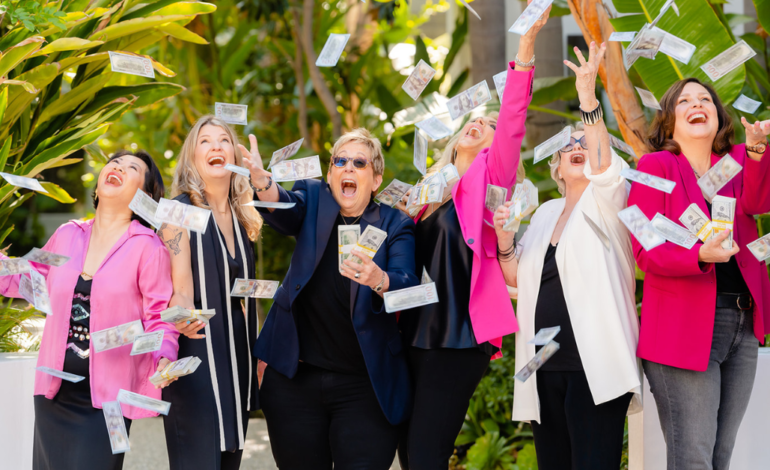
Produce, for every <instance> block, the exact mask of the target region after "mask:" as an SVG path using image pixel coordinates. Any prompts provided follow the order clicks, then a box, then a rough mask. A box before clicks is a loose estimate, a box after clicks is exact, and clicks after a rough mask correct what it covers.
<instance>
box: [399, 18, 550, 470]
mask: <svg viewBox="0 0 770 470" xmlns="http://www.w3.org/2000/svg"><path fill="white" fill-rule="evenodd" d="M547 18H548V12H546V13H545V14H544V15H543V17H542V18H541V19H540V20H538V21H537V22H536V23H535V24H534V26H532V28H531V29H530V30H529V32H528V33H527V34H525V35H524V36H522V37H521V41H520V43H519V51H518V54H517V56H516V60H515V61H514V62H511V63H510V64H508V67H507V69H508V75H507V79H506V87H505V92H504V93H503V97H502V105H501V108H500V115H499V117H498V118H497V119H494V118H492V117H480V118H478V119H473V120H471V121H469V122H468V123H466V124H465V126H463V128H462V129H461V131H460V132H459V133H458V134H456V135H455V136H454V137H453V138H452V139H450V140H449V143H448V144H447V148H446V150H445V151H444V156H443V157H442V158H441V159H440V160H439V161H438V162H437V163H436V164H435V165H433V167H431V170H430V173H435V172H437V171H439V170H440V168H441V167H443V166H446V165H447V164H449V163H452V164H454V165H455V166H456V167H457V172H458V174H459V176H460V180H459V182H458V183H457V184H456V185H455V186H454V188H453V189H452V194H451V197H449V196H447V199H446V200H444V201H443V203H442V204H435V205H432V206H433V207H427V206H426V207H425V208H424V209H423V210H422V211H421V213H420V215H418V217H417V219H416V222H417V228H416V231H415V239H416V250H415V253H416V258H417V266H416V267H417V272H418V273H420V272H422V271H423V269H424V270H425V271H426V272H427V274H428V275H429V276H430V278H431V279H433V280H434V282H435V283H436V289H437V293H438V297H439V302H438V303H436V304H430V305H426V306H424V307H419V308H416V309H413V310H408V311H405V312H402V314H401V316H400V319H399V326H400V328H401V330H402V332H403V335H404V340H405V342H406V343H407V344H408V346H409V347H408V356H407V357H408V359H409V363H410V368H411V372H412V376H413V379H414V382H415V396H414V408H413V411H412V418H411V421H410V424H409V430H408V436H407V438H406V440H407V441H408V443H407V445H406V446H404V445H403V441H402V445H401V446H400V449H399V456H400V457H401V459H402V462H403V461H404V460H406V458H407V455H406V454H407V452H408V468H410V469H411V470H423V469H426V470H427V469H430V470H433V469H436V468H446V466H447V462H448V461H449V458H450V457H451V455H452V452H453V450H454V441H455V439H456V437H457V433H458V432H459V431H460V428H461V427H462V424H463V420H464V418H465V413H466V411H467V409H468V403H469V401H470V399H471V397H472V396H473V392H474V391H475V389H476V386H477V385H478V383H479V381H480V380H481V377H482V376H483V375H484V372H485V371H486V369H487V366H488V365H489V361H490V358H491V357H500V347H501V346H502V344H503V343H502V341H503V340H502V337H503V336H505V335H508V334H511V333H514V332H515V331H516V330H518V325H517V323H516V317H515V315H514V312H513V307H512V306H511V300H510V296H509V294H508V289H507V288H506V285H505V280H504V279H503V274H502V271H501V269H500V264H499V263H498V261H497V236H496V235H495V229H494V228H493V226H492V218H493V215H494V214H493V212H491V211H489V210H488V209H486V208H485V206H484V201H485V198H486V192H487V185H489V184H493V185H496V186H501V187H504V188H508V190H509V191H510V188H511V187H512V186H514V184H515V183H516V174H517V170H518V167H519V162H520V155H519V149H520V148H521V141H522V139H523V138H524V121H525V120H526V118H527V106H528V105H529V102H530V100H531V99H532V79H533V75H534V70H533V67H532V66H533V64H534V59H535V57H534V43H535V37H536V35H537V33H538V31H539V30H540V29H541V28H542V27H543V26H544V25H545V22H546V20H547ZM485 222H486V223H485ZM406 449H408V451H407V450H406ZM406 463H407V462H404V464H406Z"/></svg>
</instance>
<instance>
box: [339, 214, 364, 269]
mask: <svg viewBox="0 0 770 470" xmlns="http://www.w3.org/2000/svg"><path fill="white" fill-rule="evenodd" d="M360 237H361V226H360V225H338V226H337V241H338V246H339V250H338V254H339V268H340V272H341V271H342V262H343V261H345V260H346V259H348V258H349V257H350V250H352V249H353V248H355V247H356V245H357V244H358V239H359V238H360Z"/></svg>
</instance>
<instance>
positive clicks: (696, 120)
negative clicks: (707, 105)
mask: <svg viewBox="0 0 770 470" xmlns="http://www.w3.org/2000/svg"><path fill="white" fill-rule="evenodd" d="M706 121H708V118H707V117H706V115H705V114H704V113H693V114H691V115H690V116H688V118H687V122H688V123H690V124H705V123H706Z"/></svg>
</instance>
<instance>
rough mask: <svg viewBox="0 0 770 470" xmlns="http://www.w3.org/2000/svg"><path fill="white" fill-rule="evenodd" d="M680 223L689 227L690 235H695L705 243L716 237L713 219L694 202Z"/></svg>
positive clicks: (681, 217)
mask: <svg viewBox="0 0 770 470" xmlns="http://www.w3.org/2000/svg"><path fill="white" fill-rule="evenodd" d="M679 221H680V222H682V223H683V224H684V226H685V227H687V230H689V231H690V233H694V234H695V236H697V237H698V238H700V239H701V240H703V242H704V243H705V242H707V241H709V240H711V238H712V237H713V236H714V226H713V225H711V219H709V217H708V216H707V215H706V214H704V213H703V211H702V210H700V207H698V204H696V203H694V202H693V203H692V204H690V205H689V206H688V207H687V209H685V210H684V212H683V213H682V215H681V216H680V217H679Z"/></svg>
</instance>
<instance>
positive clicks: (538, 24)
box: [522, 0, 551, 42]
mask: <svg viewBox="0 0 770 470" xmlns="http://www.w3.org/2000/svg"><path fill="white" fill-rule="evenodd" d="M530 3H532V0H527V5H529V4H530ZM550 14H551V7H550V6H549V7H548V9H547V10H545V12H544V13H543V14H542V15H540V18H538V19H537V21H535V24H533V25H532V27H531V28H530V29H529V31H527V34H525V35H524V36H522V39H530V40H532V42H534V41H535V37H536V36H537V33H539V32H540V30H541V29H543V26H545V24H546V23H547V22H548V15H550Z"/></svg>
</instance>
